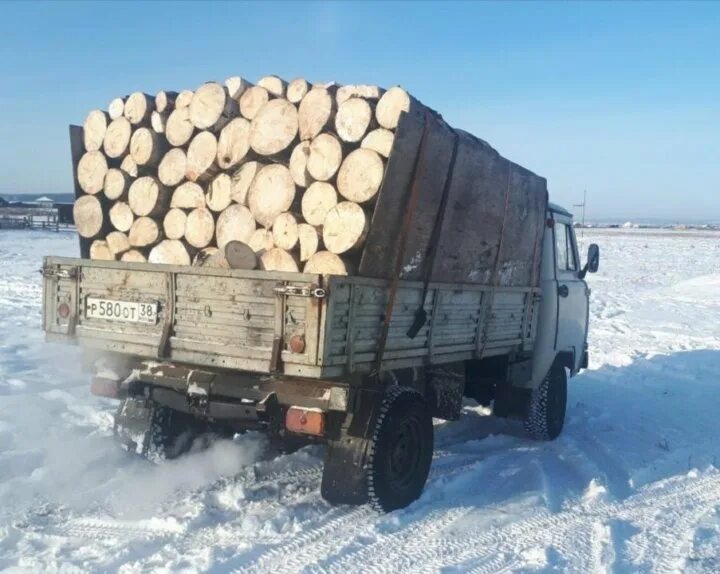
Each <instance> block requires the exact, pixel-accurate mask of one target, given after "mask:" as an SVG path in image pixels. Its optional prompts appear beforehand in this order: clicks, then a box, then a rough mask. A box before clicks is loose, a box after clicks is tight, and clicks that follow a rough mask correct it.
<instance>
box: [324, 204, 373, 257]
mask: <svg viewBox="0 0 720 574" xmlns="http://www.w3.org/2000/svg"><path fill="white" fill-rule="evenodd" d="M367 231H368V219H367V216H366V215H365V212H364V211H363V209H362V207H360V206H359V205H358V204H357V203H353V202H351V201H343V202H341V203H338V204H337V205H336V206H335V207H333V208H332V209H331V210H330V212H329V213H328V214H327V217H326V218H325V223H324V225H323V243H324V244H325V248H326V249H327V250H328V251H330V252H332V253H335V254H336V255H339V254H341V253H345V252H347V251H350V250H352V249H357V248H359V247H361V246H362V244H363V242H364V241H365V237H366V235H367Z"/></svg>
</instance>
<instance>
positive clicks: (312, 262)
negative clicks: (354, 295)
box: [303, 251, 350, 275]
mask: <svg viewBox="0 0 720 574" xmlns="http://www.w3.org/2000/svg"><path fill="white" fill-rule="evenodd" d="M303 273H317V274H319V275H349V274H350V269H349V267H348V265H347V264H346V263H345V261H343V260H342V259H341V258H340V256H338V255H336V254H335V253H331V252H330V251H318V252H317V253H315V254H314V255H313V256H312V257H310V259H308V262H307V263H306V264H305V269H303Z"/></svg>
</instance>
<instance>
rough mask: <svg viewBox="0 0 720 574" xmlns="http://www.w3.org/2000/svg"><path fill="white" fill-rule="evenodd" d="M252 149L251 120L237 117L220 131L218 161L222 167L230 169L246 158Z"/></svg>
mask: <svg viewBox="0 0 720 574" xmlns="http://www.w3.org/2000/svg"><path fill="white" fill-rule="evenodd" d="M249 150H250V122H249V121H248V120H246V119H245V118H235V119H233V120H232V121H230V123H228V125H226V126H225V127H224V128H223V129H222V131H221V132H220V137H219V138H218V151H217V162H218V165H219V166H220V167H221V168H222V169H230V168H232V167H234V166H236V165H238V164H239V163H240V162H241V161H243V160H244V159H245V156H246V155H247V153H248V151H249Z"/></svg>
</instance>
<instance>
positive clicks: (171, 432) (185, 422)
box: [146, 405, 209, 460]
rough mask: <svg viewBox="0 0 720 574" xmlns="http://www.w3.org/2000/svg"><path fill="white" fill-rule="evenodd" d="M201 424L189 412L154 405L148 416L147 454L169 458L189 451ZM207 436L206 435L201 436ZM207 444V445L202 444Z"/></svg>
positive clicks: (198, 433)
mask: <svg viewBox="0 0 720 574" xmlns="http://www.w3.org/2000/svg"><path fill="white" fill-rule="evenodd" d="M201 426H202V425H200V424H199V422H198V421H197V419H196V418H195V417H193V416H192V415H190V414H187V413H182V412H179V411H176V410H173V409H171V408H168V407H165V406H161V405H155V406H154V407H153V411H152V415H151V418H150V428H149V430H148V437H147V440H146V443H147V445H148V450H149V452H148V454H150V455H151V457H152V455H160V456H161V457H163V458H165V459H168V460H171V459H174V458H178V457H180V456H182V455H183V454H185V453H187V452H188V451H190V449H191V448H192V447H193V444H194V443H195V441H196V439H198V438H199V437H200V436H201V435H203V429H202V428H201ZM203 438H208V439H209V436H208V437H203ZM203 446H207V445H203Z"/></svg>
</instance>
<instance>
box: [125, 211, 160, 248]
mask: <svg viewBox="0 0 720 574" xmlns="http://www.w3.org/2000/svg"><path fill="white" fill-rule="evenodd" d="M128 239H129V240H130V245H132V246H133V247H149V246H151V245H155V244H156V243H158V242H159V241H160V240H161V239H162V234H161V233H160V227H159V225H158V223H157V221H155V220H154V219H151V218H150V217H138V218H137V219H136V220H135V221H134V222H133V224H132V227H131V228H130V233H129V234H128Z"/></svg>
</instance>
